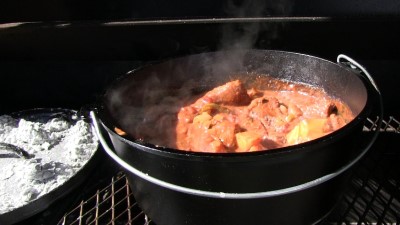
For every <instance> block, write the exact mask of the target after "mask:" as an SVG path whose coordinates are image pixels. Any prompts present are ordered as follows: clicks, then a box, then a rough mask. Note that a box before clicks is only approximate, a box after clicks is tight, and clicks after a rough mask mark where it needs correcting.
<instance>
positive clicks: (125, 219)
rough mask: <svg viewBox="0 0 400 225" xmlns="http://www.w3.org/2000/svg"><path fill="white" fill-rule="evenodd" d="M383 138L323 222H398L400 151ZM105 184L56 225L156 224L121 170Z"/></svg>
mask: <svg viewBox="0 0 400 225" xmlns="http://www.w3.org/2000/svg"><path fill="white" fill-rule="evenodd" d="M378 120H379V118H375V119H368V120H367V122H366V124H365V126H364V131H366V132H369V131H374V130H376V129H377V128H378V127H377V122H378ZM379 131H380V132H381V134H383V133H387V134H395V138H398V137H399V136H398V134H399V133H400V122H399V121H398V120H396V119H395V118H394V117H392V116H390V117H388V118H386V119H384V120H383V121H382V126H381V127H380V128H379ZM380 136H381V135H380ZM383 142H384V143H383V144H386V145H385V146H383V147H382V148H379V146H377V147H376V146H375V145H376V144H375V145H374V147H375V149H378V148H379V149H378V150H379V151H370V152H368V154H367V155H366V157H364V158H363V160H361V161H360V162H359V163H358V165H357V167H356V168H355V170H354V171H353V174H352V177H351V183H350V184H349V186H348V190H347V191H346V193H345V195H344V196H343V199H342V202H341V203H340V205H339V206H340V207H338V208H339V209H338V210H337V212H336V214H335V213H333V214H334V215H332V216H330V217H329V218H327V219H326V220H324V221H323V222H322V224H346V225H353V224H365V225H367V224H388V225H393V224H399V223H400V171H399V170H398V166H397V163H396V162H398V161H399V160H400V154H399V153H398V152H397V151H389V152H388V151H383V150H387V147H388V145H387V144H390V141H388V142H387V143H386V142H385V141H383ZM396 143H397V142H396ZM389 147H392V148H393V147H395V146H393V145H391V146H389ZM388 160H389V163H388ZM104 186H105V187H104V188H102V189H101V188H98V190H97V191H96V194H95V195H93V196H89V197H88V198H87V200H86V201H81V202H80V203H79V205H78V206H77V207H75V208H73V209H72V210H71V211H70V212H68V213H66V214H65V215H64V217H63V218H62V219H61V220H60V222H59V224H58V225H78V224H79V225H89V224H90V225H94V224H95V225H103V224H110V225H111V224H112V225H119V224H131V225H155V224H154V223H152V222H151V220H150V219H149V218H148V217H147V216H146V215H145V214H144V213H143V211H142V210H141V209H140V208H139V206H138V205H137V203H136V201H135V199H134V196H133V192H132V191H131V189H130V186H129V184H128V180H127V178H126V176H125V174H124V173H123V172H119V173H117V174H116V175H114V176H113V177H112V179H111V183H108V184H106V185H104ZM333 221H335V222H333Z"/></svg>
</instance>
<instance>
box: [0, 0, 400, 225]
mask: <svg viewBox="0 0 400 225" xmlns="http://www.w3.org/2000/svg"><path fill="white" fill-rule="evenodd" d="M242 2H245V1H221V2H215V1H211V0H210V1H208V0H207V1H201V4H200V2H190V1H189V2H187V1H179V0H173V1H168V4H167V3H165V2H164V3H162V1H157V0H150V1H125V0H123V1H107V0H101V1H97V2H96V3H89V2H83V1H75V0H73V1H63V0H59V1H49V0H45V1H41V2H40V3H38V2H34V1H25V0H19V1H18V0H17V1H8V0H6V1H2V2H1V3H0V77H1V87H0V95H1V96H2V97H3V98H2V102H1V106H0V114H5V113H11V112H14V111H19V110H23V109H30V108H40V107H61V108H72V109H77V110H79V109H81V108H86V107H92V106H96V105H97V104H98V102H99V99H100V98H101V96H102V94H103V92H104V91H105V89H106V88H107V87H108V85H109V84H110V83H111V82H112V81H114V80H115V79H116V78H117V77H119V76H120V75H122V74H124V73H126V72H128V71H130V70H132V69H134V68H137V67H140V66H142V65H146V64H149V63H153V62H157V61H160V60H164V59H168V58H173V57H178V56H185V55H188V54H195V53H200V52H206V51H215V50H219V49H221V48H222V47H224V46H227V44H228V43H236V41H237V40H239V39H240V38H244V39H247V42H246V43H245V44H243V43H242V44H243V45H242V47H251V48H258V49H277V50H284V51H293V52H300V53H304V54H310V55H314V56H318V57H321V58H325V59H327V60H331V61H336V57H337V56H338V55H339V54H346V55H348V56H350V57H352V58H353V59H355V60H356V61H358V62H359V63H360V64H361V65H363V66H364V67H365V68H366V69H367V70H368V72H369V73H370V74H371V75H372V76H373V78H374V79H375V80H376V82H377V84H378V86H379V88H380V89H381V93H382V97H383V103H384V118H383V119H384V123H383V125H382V127H381V128H380V134H379V137H378V139H377V141H376V143H375V144H374V145H373V147H372V149H371V150H370V151H369V152H368V154H367V155H366V156H365V157H364V158H363V159H362V160H361V161H360V162H359V163H358V164H357V166H356V167H355V168H354V169H353V170H352V179H351V182H350V183H349V184H348V187H347V190H346V193H345V195H344V196H343V198H342V199H341V201H340V202H339V204H338V205H337V206H336V207H335V209H334V210H333V211H332V213H330V214H329V216H328V217H327V218H325V219H324V221H321V223H320V224H323V225H325V224H399V223H400V167H399V166H398V165H399V162H400V152H399V151H398V146H399V144H400V143H399V140H400V139H399V137H400V136H399V135H400V123H399V120H400V118H399V115H400V107H399V106H400V104H399V103H398V99H399V98H400V94H399V88H398V85H399V84H400V76H399V71H400V54H399V53H400V41H399V40H400V5H399V3H398V2H397V1H391V0H384V1H375V0H367V1H362V2H360V1H355V0H351V1H344V0H340V1H336V0H335V1H333V0H332V1H330V0H329V1H323V3H322V2H320V1H316V0H313V1H296V2H295V1H289V0H285V1H280V2H279V4H278V3H277V2H276V1H265V2H266V3H267V4H268V7H266V8H263V10H261V11H259V10H258V11H257V10H255V11H254V10H250V11H243V14H241V15H240V16H238V14H237V13H233V12H229V11H226V9H227V5H228V6H229V4H232V3H233V4H234V5H233V6H235V4H236V5H240V4H241V3H242ZM230 6H231V7H232V5H230ZM253 7H254V6H253ZM228 8H229V7H228ZM253 9H254V8H253ZM250 28H251V29H253V30H251V29H250ZM249 29H250V30H249ZM227 31H229V32H230V33H228V34H231V35H227V33H226V32H227ZM232 34H234V35H232ZM233 36H234V37H233ZM228 37H229V38H228ZM376 122H377V121H376V120H375V119H373V118H372V117H371V120H369V123H368V124H366V125H365V132H364V135H365V138H366V139H368V138H370V137H371V133H372V131H373V130H374V129H376V128H377V127H376ZM102 154H103V157H102V161H101V162H99V165H98V166H97V169H96V170H95V171H94V172H93V174H90V176H89V179H87V180H86V181H85V182H84V183H83V184H82V185H81V186H80V187H79V188H77V190H75V191H73V192H72V193H71V194H69V195H67V196H65V197H64V198H62V199H60V200H58V201H57V202H55V203H53V204H52V205H50V206H49V207H48V208H47V209H46V210H45V211H43V212H41V213H39V214H37V215H35V216H33V217H32V218H28V219H27V220H24V221H22V222H20V223H18V224H19V225H23V224H32V225H39V224H40V225H54V224H65V225H67V224H68V225H69V224H134V225H138V224H153V223H152V222H151V221H150V218H147V217H146V216H145V215H144V213H143V212H142V211H141V210H140V208H139V207H138V205H137V204H136V202H135V199H134V198H133V195H132V193H131V191H130V189H129V187H128V185H127V181H126V178H125V175H124V173H123V172H122V170H121V168H119V167H118V166H116V165H115V163H114V162H113V161H112V160H110V159H108V157H107V156H106V155H105V154H104V153H102ZM249 216H251V215H249Z"/></svg>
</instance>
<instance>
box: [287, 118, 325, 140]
mask: <svg viewBox="0 0 400 225" xmlns="http://www.w3.org/2000/svg"><path fill="white" fill-rule="evenodd" d="M326 122H327V119H305V120H302V121H300V122H299V124H297V125H296V126H295V127H294V128H293V129H292V130H291V131H290V132H289V133H288V134H287V135H286V144H287V145H295V144H299V143H302V142H305V141H309V140H313V139H316V138H319V137H321V136H323V135H325V134H327V133H326V132H324V130H325V129H324V127H325V124H326Z"/></svg>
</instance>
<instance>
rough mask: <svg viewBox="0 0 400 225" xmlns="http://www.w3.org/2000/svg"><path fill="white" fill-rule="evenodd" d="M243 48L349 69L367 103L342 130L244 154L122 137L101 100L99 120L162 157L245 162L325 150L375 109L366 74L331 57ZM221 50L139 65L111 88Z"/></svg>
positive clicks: (143, 149)
mask: <svg viewBox="0 0 400 225" xmlns="http://www.w3.org/2000/svg"><path fill="white" fill-rule="evenodd" d="M244 51H245V52H249V51H252V52H272V53H274V52H275V53H283V54H291V55H297V56H302V57H309V58H313V59H316V60H318V61H323V62H325V63H328V64H331V65H333V66H339V67H340V69H343V70H347V72H349V73H352V74H354V75H355V76H356V77H357V78H358V79H359V80H360V82H361V83H362V84H363V86H364V88H365V91H366V100H365V105H364V107H363V109H362V110H361V111H360V113H359V114H358V115H356V116H355V118H354V119H353V120H351V121H350V122H349V123H348V124H346V125H345V126H343V127H342V128H340V129H338V130H336V131H334V132H332V133H330V134H327V135H324V136H322V137H320V138H316V139H314V140H311V141H307V142H304V143H300V144H296V145H290V146H286V147H281V148H276V149H269V150H262V151H255V152H243V153H242V152H241V153H208V152H193V151H185V150H179V149H173V148H168V147H162V146H156V145H154V144H151V143H142V142H139V141H137V140H133V138H129V137H123V136H120V135H118V134H117V133H116V132H115V131H114V129H111V128H110V127H112V125H113V123H112V122H109V121H108V120H107V119H105V120H104V119H103V118H107V117H111V116H110V115H105V114H108V113H107V112H106V109H105V106H104V102H102V103H101V104H100V107H99V108H98V109H99V110H98V111H99V120H100V122H101V124H102V126H103V127H104V128H105V129H106V130H107V132H111V133H113V134H115V135H114V136H116V137H117V138H118V139H119V140H120V141H122V142H125V143H127V144H128V145H131V146H134V147H135V148H137V149H139V150H141V151H145V152H149V153H151V154H156V155H161V156H163V157H172V158H182V159H185V160H186V159H190V160H205V159H223V160H227V159H230V160H232V161H236V160H239V161H240V162H244V161H246V160H245V159H247V160H252V159H253V158H254V157H260V156H262V157H266V156H268V157H271V158H273V157H285V156H286V155H288V154H297V153H298V152H299V151H301V152H304V153H305V152H309V151H316V150H317V151H321V150H322V149H320V147H321V146H325V145H329V144H331V143H333V142H336V141H338V140H340V139H341V138H343V137H344V136H346V135H347V134H348V133H349V132H351V130H352V129H354V128H355V127H356V126H358V125H360V123H363V122H365V120H366V119H367V117H368V114H369V113H370V111H371V109H372V97H373V93H372V92H373V91H374V88H373V87H372V85H371V83H370V82H368V81H366V80H365V77H364V76H362V75H360V74H357V72H356V71H354V70H352V69H351V68H349V67H348V66H344V65H341V64H340V63H334V62H332V61H330V60H327V59H323V58H320V57H317V56H313V55H308V54H303V53H297V52H291V51H282V50H264V49H247V50H244ZM220 52H229V50H227V51H214V52H205V53H199V54H191V55H188V56H181V57H176V58H172V59H166V60H162V61H160V62H156V63H151V64H147V65H144V66H142V67H139V68H136V69H134V70H131V71H129V72H127V73H125V74H124V75H122V76H121V77H119V78H117V79H116V80H115V81H114V83H113V84H111V85H110V87H112V86H113V85H115V84H118V83H119V82H121V80H123V79H127V78H128V77H130V76H134V75H135V73H136V72H138V71H142V70H144V69H146V68H149V67H152V66H155V65H158V64H160V63H166V62H169V61H174V60H179V59H184V58H186V57H190V56H195V55H202V54H215V53H217V54H218V53H220ZM110 87H109V88H110ZM109 88H108V89H107V90H106V93H105V94H104V95H103V98H102V101H104V97H105V95H106V94H107V91H108V90H109ZM316 145H318V146H319V148H310V146H316Z"/></svg>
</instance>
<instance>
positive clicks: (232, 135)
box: [131, 78, 354, 153]
mask: <svg viewBox="0 0 400 225" xmlns="http://www.w3.org/2000/svg"><path fill="white" fill-rule="evenodd" d="M142 113H143V115H142V118H143V119H142V120H140V121H139V122H138V123H137V124H136V127H135V129H134V132H133V133H132V134H131V135H133V137H134V138H135V139H139V140H141V141H145V142H148V143H152V144H155V145H159V146H164V147H169V148H175V149H180V150H185V151H195V152H213V153H233V152H251V151H260V150H268V149H275V148H280V147H285V146H289V145H295V144H299V143H303V142H306V141H310V140H313V139H316V138H319V137H322V136H324V135H327V134H329V133H331V132H333V131H335V130H337V129H340V128H341V127H343V126H344V125H346V124H347V123H348V122H350V121H351V120H352V119H354V115H353V113H352V112H351V110H350V109H349V107H348V106H347V105H346V104H345V103H344V102H342V101H341V100H339V99H336V98H332V97H330V96H328V95H327V94H326V93H325V92H324V91H323V90H322V89H319V88H315V87H311V86H308V85H304V84H298V83H291V82H288V81H283V80H278V79H275V78H262V79H258V80H256V81H252V82H251V83H249V82H246V81H241V80H232V81H229V82H227V83H225V84H222V85H220V86H218V87H215V88H213V89H212V90H210V91H207V92H204V93H200V94H197V95H193V96H190V97H189V98H177V97H176V98H174V97H165V98H164V100H163V102H162V103H160V104H156V105H150V106H146V107H144V108H143V110H142Z"/></svg>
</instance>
